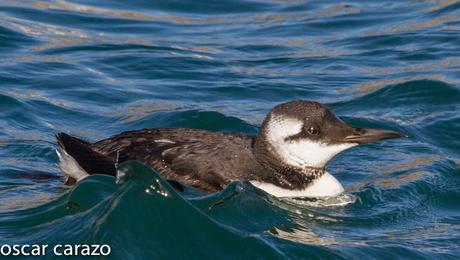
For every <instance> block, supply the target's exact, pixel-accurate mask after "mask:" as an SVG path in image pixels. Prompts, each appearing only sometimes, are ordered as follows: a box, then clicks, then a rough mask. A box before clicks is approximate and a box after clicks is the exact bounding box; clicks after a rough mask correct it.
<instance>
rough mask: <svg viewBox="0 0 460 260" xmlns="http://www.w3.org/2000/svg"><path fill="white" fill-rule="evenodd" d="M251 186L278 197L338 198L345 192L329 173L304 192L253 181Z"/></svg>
mask: <svg viewBox="0 0 460 260" xmlns="http://www.w3.org/2000/svg"><path fill="white" fill-rule="evenodd" d="M251 184H252V185H254V186H256V187H257V188H259V189H261V190H264V191H265V192H267V193H268V194H271V195H273V196H276V197H326V196H337V195H339V194H341V193H342V192H343V191H344V189H343V186H342V184H340V182H339V181H338V180H337V179H336V178H334V176H332V175H330V174H329V173H328V172H325V173H324V174H323V176H321V177H320V178H318V179H316V180H314V181H313V183H312V184H311V185H309V186H308V187H307V188H305V189H303V190H288V189H283V188H281V187H278V186H276V185H273V184H271V183H264V182H258V181H251Z"/></svg>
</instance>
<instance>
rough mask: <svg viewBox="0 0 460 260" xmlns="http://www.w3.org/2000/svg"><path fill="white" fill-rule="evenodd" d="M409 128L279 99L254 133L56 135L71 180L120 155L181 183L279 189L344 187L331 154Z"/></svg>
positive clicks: (301, 192)
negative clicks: (371, 123)
mask: <svg viewBox="0 0 460 260" xmlns="http://www.w3.org/2000/svg"><path fill="white" fill-rule="evenodd" d="M405 136H406V135H404V134H401V133H398V132H395V131H391V130H382V129H370V128H360V127H352V126H349V125H347V124H346V123H344V122H343V121H341V120H340V119H338V118H337V117H336V116H335V115H334V113H333V112H332V111H331V110H330V109H329V108H327V107H326V106H325V105H323V104H321V103H318V102H314V101H306V100H295V101H290V102H287V103H283V104H280V105H277V106H275V107H274V108H273V109H272V110H271V111H270V112H269V113H268V115H267V116H266V118H265V120H264V121H263V123H262V126H261V128H260V131H259V133H258V134H257V136H255V137H254V136H248V135H244V134H240V133H222V132H210V131H205V130H198V129H188V128H150V129H142V130H135V131H127V132H123V133H120V134H117V135H114V136H112V137H109V138H107V139H104V140H100V141H97V142H95V143H90V142H87V141H84V140H81V139H79V138H76V137H73V136H70V135H68V134H65V133H59V134H57V135H56V137H57V140H58V143H59V146H60V147H59V148H58V150H57V151H58V155H59V158H60V163H59V165H60V168H61V170H62V171H63V173H64V174H65V175H66V176H67V177H68V180H67V183H70V184H71V183H74V182H78V181H80V180H82V179H83V178H85V177H87V176H89V175H91V174H95V173H101V174H109V175H116V164H117V163H120V162H123V161H128V160H136V161H140V162H142V163H144V164H147V165H150V166H151V167H152V168H153V169H155V170H156V171H157V172H158V173H159V174H160V175H161V176H163V177H164V178H165V179H167V180H170V181H171V182H172V183H173V184H174V185H173V186H175V187H177V188H178V189H180V187H181V185H182V184H186V185H190V186H193V187H196V188H198V189H200V190H203V191H206V192H216V191H219V190H222V189H223V188H225V187H226V186H227V185H228V184H229V183H230V182H231V181H234V180H246V181H250V182H251V183H252V184H253V185H254V186H256V187H258V188H260V189H262V190H265V191H266V192H268V193H270V194H272V195H274V196H278V197H320V196H335V195H338V194H340V193H342V192H343V191H344V189H343V187H342V185H341V184H340V182H339V181H338V180H337V179H336V178H334V177H333V176H332V175H331V174H329V173H328V172H326V171H325V166H326V164H327V162H328V161H329V160H331V159H332V158H333V157H334V156H335V155H337V154H338V153H340V152H342V151H344V150H346V149H349V148H352V147H354V146H357V145H359V144H366V143H369V142H375V141H381V140H384V139H390V138H399V137H405Z"/></svg>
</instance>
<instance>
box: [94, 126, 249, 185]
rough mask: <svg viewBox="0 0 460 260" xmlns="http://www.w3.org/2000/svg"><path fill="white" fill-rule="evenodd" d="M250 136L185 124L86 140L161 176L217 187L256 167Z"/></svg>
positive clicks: (107, 154)
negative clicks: (144, 164) (196, 127)
mask: <svg viewBox="0 0 460 260" xmlns="http://www.w3.org/2000/svg"><path fill="white" fill-rule="evenodd" d="M253 143H254V140H253V137H250V136H246V135H242V134H233V133H218V132H209V131H204V130H197V129H185V128H154V129H143V130H138V131H128V132H123V133H121V134H118V135H115V136H112V137H110V138H107V139H104V140H101V141H98V142H96V143H93V144H90V146H89V147H90V148H91V149H92V150H94V151H96V152H98V153H100V154H103V155H106V156H108V157H110V158H114V159H117V160H118V161H119V162H121V161H127V160H137V161H141V162H143V163H146V164H148V165H151V166H152V167H153V168H154V169H155V170H157V171H158V172H159V173H160V174H161V175H162V176H163V177H165V178H167V179H172V180H178V181H181V182H184V183H186V184H188V185H191V186H194V187H197V188H200V189H203V190H206V191H217V190H221V189H222V188H223V187H225V186H226V185H227V184H228V182H230V181H231V180H235V179H240V176H241V175H244V174H248V172H252V171H254V169H256V168H257V165H256V164H257V163H256V160H255V158H254V155H253Z"/></svg>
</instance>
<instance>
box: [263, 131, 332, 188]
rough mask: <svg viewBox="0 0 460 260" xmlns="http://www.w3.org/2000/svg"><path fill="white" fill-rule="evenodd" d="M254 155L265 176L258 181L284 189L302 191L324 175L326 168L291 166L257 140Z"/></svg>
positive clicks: (266, 145) (264, 143) (265, 144)
mask: <svg viewBox="0 0 460 260" xmlns="http://www.w3.org/2000/svg"><path fill="white" fill-rule="evenodd" d="M254 155H255V157H256V160H257V162H258V163H259V164H260V165H261V167H262V171H263V174H262V175H258V176H257V177H258V178H257V179H256V181H260V182H264V183H271V184H273V185H275V186H278V187H281V188H283V189H290V190H302V189H305V188H307V187H308V186H309V185H311V184H312V183H313V182H314V181H315V180H316V179H318V178H320V177H321V176H323V175H324V173H325V170H324V168H318V167H310V166H307V165H306V166H302V167H299V166H296V165H290V164H288V163H286V162H285V161H283V160H282V159H281V158H280V157H279V155H278V154H276V151H275V150H274V149H273V147H271V146H270V144H268V143H267V142H263V141H261V139H260V138H259V137H258V138H256V141H255V145H254Z"/></svg>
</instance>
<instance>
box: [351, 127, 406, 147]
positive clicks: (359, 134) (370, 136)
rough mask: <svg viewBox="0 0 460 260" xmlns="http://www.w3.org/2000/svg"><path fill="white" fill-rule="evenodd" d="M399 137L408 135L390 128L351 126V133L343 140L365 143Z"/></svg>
mask: <svg viewBox="0 0 460 260" xmlns="http://www.w3.org/2000/svg"><path fill="white" fill-rule="evenodd" d="M400 137H408V136H407V135H405V134H402V133H398V132H396V131H391V130H383V129H372V128H359V127H352V133H351V134H350V135H347V136H346V137H345V138H344V140H343V141H344V142H348V143H358V144H367V143H370V142H378V141H382V140H385V139H392V138H400Z"/></svg>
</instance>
